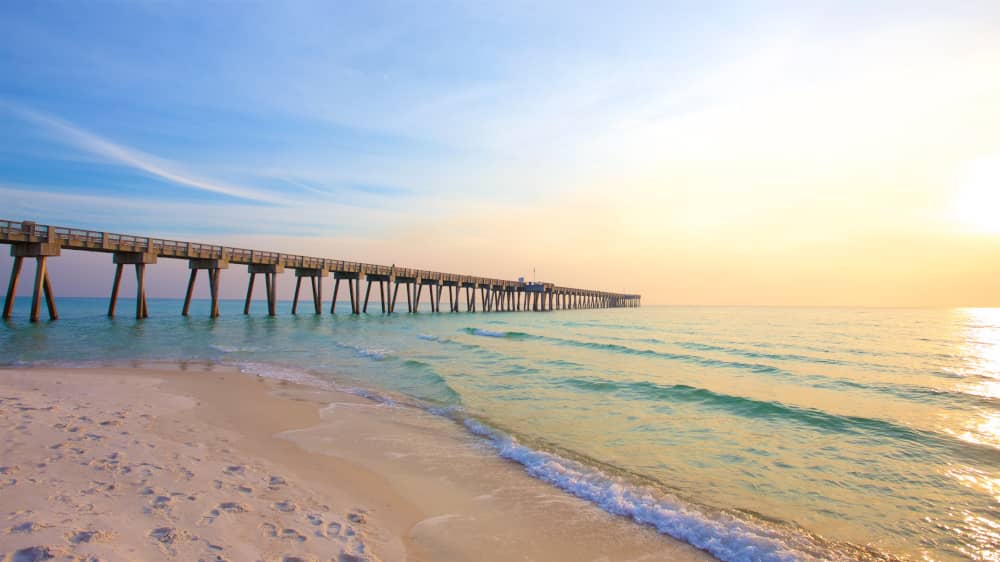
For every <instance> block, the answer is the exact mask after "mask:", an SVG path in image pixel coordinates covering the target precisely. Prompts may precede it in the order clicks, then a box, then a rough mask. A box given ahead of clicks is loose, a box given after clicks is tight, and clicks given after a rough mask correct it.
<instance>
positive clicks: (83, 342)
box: [0, 299, 1000, 560]
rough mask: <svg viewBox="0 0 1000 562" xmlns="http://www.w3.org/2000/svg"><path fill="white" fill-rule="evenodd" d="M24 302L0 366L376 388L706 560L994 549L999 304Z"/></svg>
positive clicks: (914, 555)
mask: <svg viewBox="0 0 1000 562" xmlns="http://www.w3.org/2000/svg"><path fill="white" fill-rule="evenodd" d="M27 304H28V303H27V302H26V300H24V299H19V301H18V302H17V309H16V314H17V315H18V318H16V319H15V320H14V321H12V322H10V323H8V324H6V325H5V326H3V327H0V363H3V364H6V365H22V364H37V363H43V364H50V363H57V364H92V363H94V362H97V363H107V362H120V361H129V360H179V361H198V362H201V361H211V362H223V363H231V364H237V365H240V366H241V367H242V368H243V369H244V370H247V371H250V372H256V373H260V374H264V375H271V376H282V377H291V378H296V377H299V378H302V377H306V379H303V380H326V381H335V382H336V383H337V384H339V385H341V386H346V387H351V388H357V389H364V390H365V391H367V392H371V393H374V394H378V395H381V396H385V397H394V399H395V400H396V401H397V402H402V403H409V404H413V405H417V406H420V407H425V408H428V409H429V410H431V411H433V412H435V413H437V414H440V415H445V416H449V417H451V418H453V419H455V420H456V423H461V424H464V425H465V426H466V427H467V428H468V429H469V430H470V431H472V432H474V433H476V434H477V435H479V436H481V438H483V439H486V440H487V441H488V442H489V443H490V444H492V445H493V447H494V448H495V450H496V452H497V454H501V455H503V456H505V457H507V458H509V459H511V460H513V461H516V462H520V463H522V464H523V465H524V466H525V469H526V470H527V471H528V472H529V473H531V474H532V475H533V476H535V477H538V478H541V479H543V480H546V481H548V482H550V483H552V484H553V485H556V486H559V487H561V488H563V489H565V490H567V491H568V492H570V493H574V494H576V495H579V496H581V497H584V498H586V499H588V500H590V501H592V502H594V503H596V504H597V505H600V506H601V507H602V508H604V509H606V510H608V511H611V512H613V513H618V514H621V515H622V516H625V517H630V518H632V519H634V520H636V521H637V524H644V525H651V526H654V527H656V528H658V529H659V530H660V531H661V532H664V533H667V534H670V535H672V536H675V537H677V538H680V539H682V540H686V541H688V542H691V543H692V544H694V545H696V546H698V547H700V548H703V549H705V550H707V551H708V552H711V553H712V554H714V555H715V556H716V557H718V558H720V559H725V560H808V559H845V560H850V559H892V558H904V559H935V560H963V559H975V560H998V559H1000V310H998V309H956V310H945V309H796V308H712V307H699V308H682V307H644V308H640V309H604V310H580V311H556V312H551V313H490V314H483V313H458V314H438V315H433V314H429V313H422V314H419V315H396V316H393V317H388V318H387V317H383V316H380V315H372V316H362V317H352V316H350V315H348V314H338V315H336V316H330V315H323V316H321V317H316V316H314V315H312V314H308V315H299V316H298V317H292V316H290V315H287V310H288V308H289V306H288V304H287V303H282V304H281V310H282V313H283V315H282V316H279V317H277V318H268V317H266V316H264V309H263V304H262V303H258V304H257V305H255V306H256V308H255V310H254V312H253V314H252V315H251V316H250V317H244V316H243V315H242V314H240V312H241V310H242V303H241V302H235V301H233V302H228V301H227V302H224V303H223V304H222V313H223V316H222V317H221V318H219V319H216V320H211V319H209V318H207V303H196V306H195V307H194V310H193V312H192V316H191V317H189V318H182V317H181V316H180V314H179V311H180V307H181V305H180V302H179V301H173V300H152V301H150V303H149V308H150V314H151V318H149V319H148V320H144V321H141V322H136V321H135V320H134V319H131V318H127V317H120V318H118V319H114V320H109V319H107V318H106V317H105V316H104V312H105V307H106V301H105V300H103V299H63V300H60V301H59V306H60V314H61V315H62V319H60V320H59V321H57V322H54V323H44V322H43V323H41V324H39V325H31V324H29V323H28V322H27V321H26V312H27V310H26V309H27ZM129 304H130V303H128V302H123V303H120V304H119V307H120V308H119V310H120V311H128V310H131V309H130V308H129ZM343 308H345V309H346V306H344V307H343ZM309 377H311V378H309Z"/></svg>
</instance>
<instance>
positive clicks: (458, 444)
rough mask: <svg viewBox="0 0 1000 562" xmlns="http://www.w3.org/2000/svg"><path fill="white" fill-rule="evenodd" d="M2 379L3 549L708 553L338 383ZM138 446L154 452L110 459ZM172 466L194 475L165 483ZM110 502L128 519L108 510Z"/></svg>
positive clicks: (653, 556)
mask: <svg viewBox="0 0 1000 562" xmlns="http://www.w3.org/2000/svg"><path fill="white" fill-rule="evenodd" d="M139 363H140V362H136V364H139ZM0 391H2V392H3V395H2V398H3V401H2V402H0V407H2V411H3V414H4V415H3V422H2V423H3V424H4V428H5V431H4V435H5V436H6V437H5V439H4V442H3V444H2V447H3V449H2V450H3V451H4V455H3V458H4V459H9V460H5V461H4V462H3V464H4V468H3V469H2V470H3V471H4V473H3V474H2V475H0V476H2V477H3V478H4V479H5V480H4V482H10V481H13V482H14V483H12V484H5V485H4V486H3V488H0V499H3V500H4V501H3V504H4V505H5V507H6V506H11V507H13V508H15V509H9V508H8V509H5V510H4V511H3V512H2V514H3V516H4V518H5V520H4V521H3V522H2V523H0V554H6V555H7V557H8V558H10V559H13V557H14V553H15V552H18V551H20V550H21V549H25V548H39V549H49V552H51V553H53V555H56V554H57V553H66V554H72V555H74V556H79V555H81V554H93V555H95V556H99V557H100V558H101V559H110V560H115V559H130V558H131V557H134V556H135V555H136V554H137V553H142V552H146V553H147V556H148V555H149V554H152V555H153V557H154V558H167V559H177V560H184V559H188V558H189V557H191V556H194V557H195V558H197V557H198V556H199V555H200V556H202V557H205V559H210V560H227V559H230V558H228V557H229V556H235V558H234V559H236V560H242V559H262V560H289V561H291V560H344V561H349V560H413V561H417V562H420V561H425V560H428V561H429V560H437V561H448V560H484V561H490V560H497V561H499V560H516V559H524V560H529V559H535V560H607V561H613V560H623V561H624V560H638V559H641V560H713V558H712V557H711V556H710V555H708V554H707V553H705V552H703V551H700V550H697V549H695V548H694V547H692V546H690V545H688V544H687V543H684V542H681V541H678V540H675V539H672V538H671V537H668V536H666V535H663V534H660V533H658V532H656V530H654V529H652V528H650V527H648V526H644V525H638V524H636V523H635V522H633V521H631V520H629V519H626V518H624V517H620V516H616V515H612V514H610V513H607V512H606V511H603V510H602V509H600V508H599V507H598V506H596V505H594V504H593V503H590V502H588V501H586V500H584V499H580V498H578V497H575V496H573V495H571V494H569V493H566V492H563V491H561V490H559V489H557V488H555V487H553V486H551V485H549V484H546V483H545V482H543V481H541V480H538V479H536V478H533V477H532V476H530V475H529V474H527V473H526V472H525V467H524V466H521V465H519V464H516V463H514V462H511V461H509V460H505V459H503V458H501V457H500V456H497V454H496V452H495V451H491V450H489V445H488V444H484V443H482V442H481V440H480V439H476V438H475V437H474V436H472V435H470V434H468V433H467V432H465V431H463V430H462V428H460V427H459V426H457V425H456V424H455V423H453V422H452V421H451V420H448V419H445V418H442V417H440V416H435V415H432V414H430V413H428V412H424V411H422V410H419V409H417V408H407V407H395V406H393V405H391V404H389V403H379V402H375V401H373V400H372V399H369V398H365V397H363V396H358V395H357V394H354V393H350V392H346V391H344V390H334V389H321V388H314V387H310V386H306V385H303V384H298V383H293V382H288V381H282V380H277V379H270V378H265V377H262V376H259V375H258V376H253V375H250V374H247V373H243V372H240V371H238V370H237V368H236V367H230V366H220V365H218V364H212V363H210V362H192V363H185V364H181V363H179V362H178V363H169V364H164V363H157V364H156V366H155V368H148V367H129V368H122V367H84V368H65V367H60V368H53V367H29V368H21V367H14V368H4V369H0ZM154 397H155V399H153V398H154ZM18 404H20V406H18ZM50 407H51V409H45V408H50ZM21 408H42V409H21ZM125 410H127V411H128V412H130V413H128V414H123V416H124V417H122V418H114V419H107V420H102V421H96V422H95V420H97V418H98V417H99V416H106V415H107V414H106V413H107V412H115V411H118V412H122V411H125ZM87 420H89V422H88V421H87ZM103 422H109V424H108V425H101V424H102V423H103ZM60 425H61V426H62V427H61V428H60V427H57V426H60ZM8 426H9V427H8ZM91 426H93V427H91ZM70 427H77V431H75V432H69V433H67V431H68V429H67V428H70ZM109 428H114V429H113V430H110V429H109ZM124 428H127V429H124ZM124 431H127V432H128V435H127V436H125V435H122V434H121V433H122V432H124ZM115 432H117V433H115ZM192 436H194V437H192ZM127 439H130V440H131V441H126V440H127ZM50 441H52V442H51V443H50ZM143 444H145V445H143ZM150 445H153V446H150ZM112 449H114V450H112ZM53 451H56V452H55V453H53ZM63 451H68V452H65V453H64V452H63ZM192 451H194V453H192ZM137 453H141V454H142V455H146V456H149V458H150V460H144V461H143V463H146V465H156V466H158V467H160V468H159V469H150V468H149V467H148V466H145V465H142V463H139V464H135V463H133V464H123V463H122V462H121V461H120V460H118V461H115V459H121V458H123V457H124V458H126V459H130V458H131V457H132V456H133V455H135V454H137ZM109 458H111V459H112V461H111V464H109V461H108V459H109ZM32 464H33V466H21V465H32ZM39 465H42V466H39ZM171 467H172V468H171ZM233 467H236V468H233ZM240 467H242V468H240ZM125 468H128V470H126V471H125V472H124V473H121V472H120V471H122V470H124V469H125ZM115 470H118V471H119V472H115ZM95 474H100V475H101V476H103V477H108V476H111V477H112V478H111V479H112V480H114V483H113V486H114V487H113V488H111V489H107V486H109V485H112V484H108V483H107V482H104V481H103V480H102V482H104V484H103V485H104V486H105V489H103V490H101V489H100V486H97V491H95V492H92V493H90V494H86V490H90V489H92V488H95V486H94V485H92V484H90V482H91V481H92V480H93V477H94V476H95ZM139 475H141V477H139ZM87 478H90V479H91V480H87ZM274 478H277V480H274ZM85 480H87V481H86V482H85ZM244 480H245V481H246V482H244ZM93 481H96V480H93ZM70 482H75V483H76V484H77V485H78V486H77V487H80V486H82V487H83V489H73V488H74V486H73V485H69V484H67V483H70ZM150 482H153V483H156V482H159V483H160V486H161V487H162V488H163V489H162V490H157V491H155V493H154V492H153V491H150V493H148V494H142V493H141V492H142V491H144V490H146V491H149V490H151V489H153V488H156V486H155V485H153V486H151V485H150ZM274 482H279V484H274ZM167 484H171V485H173V486H174V487H180V488H192V490H187V489H184V490H182V491H174V492H169V495H168V494H164V493H161V492H167V489H166V488H167ZM181 484H183V485H181ZM39 486H50V487H51V486H55V487H56V488H59V486H62V487H63V488H65V489H63V490H61V493H59V494H55V495H54V496H53V495H49V496H46V497H45V498H41V497H37V498H34V499H30V498H31V497H32V496H31V494H29V493H27V490H32V489H35V488H37V487H39ZM35 492H38V490H37V489H35ZM94 494H99V495H100V499H101V501H100V502H98V501H88V502H85V503H80V502H78V503H80V505H78V506H77V508H76V511H75V512H72V513H70V512H67V509H69V507H67V506H70V505H71V504H73V502H74V500H73V498H74V497H76V498H84V496H85V495H86V498H84V499H87V500H90V499H92V498H93V496H94ZM175 494H176V495H175ZM174 497H177V498H183V499H178V500H174V499H173V498H174ZM53 498H55V499H53ZM60 498H62V499H60ZM151 498H152V499H151ZM158 498H165V499H160V500H159V502H160V503H161V504H163V505H161V506H159V507H157V505H156V501H157V499H158ZM189 498H194V499H189ZM64 500H65V501H64ZM150 502H152V503H150ZM22 503H26V504H30V505H31V506H33V507H23V506H22V505H20V504H22ZM213 504H214V506H213ZM88 505H89V506H90V507H89V509H88V507H87V506H88ZM100 505H104V506H105V507H107V508H112V507H113V508H114V509H111V511H112V512H113V513H118V514H123V515H117V516H115V517H118V518H122V517H127V516H126V515H124V514H131V517H132V519H130V520H116V519H115V517H110V516H107V515H101V514H100V513H98V512H100ZM81 506H82V507H81ZM95 506H97V507H95ZM220 508H221V509H220ZM81 510H82V511H81ZM57 513H58V514H61V515H59V516H55V517H53V516H52V515H54V514H57ZM67 514H70V515H72V517H65V516H66V515H67ZM60 517H63V520H59V518H60ZM61 521H71V522H72V524H68V523H66V522H61ZM140 522H142V523H145V527H148V528H144V529H139V528H138V527H137V525H139V523H140ZM85 523H86V524H85ZM102 525H103V526H102ZM25 526H26V527H25ZM21 527H24V528H23V529H22V530H15V529H21ZM69 527H74V528H72V529H70V528H69ZM76 527H81V528H76ZM83 527H86V528H83ZM104 527H107V528H104ZM167 529H170V531H168V530H167ZM332 529H336V530H337V533H332ZM348 533H350V534H348ZM87 537H90V538H87ZM85 538H87V540H84V539H85ZM36 543H37V544H36ZM198 549H201V550H200V551H199V550H198ZM241 549H242V550H241ZM251 551H252V552H255V554H252V552H251ZM39 552H42V551H39ZM247 555H251V556H249V557H248V556H247ZM209 556H210V557H209ZM254 556H255V557H254ZM5 559H7V558H5ZM40 559H41V558H40Z"/></svg>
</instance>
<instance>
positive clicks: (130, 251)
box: [0, 220, 640, 322]
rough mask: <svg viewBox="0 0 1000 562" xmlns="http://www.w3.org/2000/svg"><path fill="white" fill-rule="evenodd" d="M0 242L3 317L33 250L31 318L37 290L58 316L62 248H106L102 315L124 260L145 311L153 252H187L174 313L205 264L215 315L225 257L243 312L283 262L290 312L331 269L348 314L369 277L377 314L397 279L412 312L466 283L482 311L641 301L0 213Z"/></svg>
mask: <svg viewBox="0 0 1000 562" xmlns="http://www.w3.org/2000/svg"><path fill="white" fill-rule="evenodd" d="M0 243H2V244H10V246H11V255H12V256H13V257H14V262H13V266H12V268H11V276H10V283H9V285H8V287H7V296H6V299H5V300H4V307H3V318H5V319H6V318H10V316H11V314H12V311H13V305H14V297H15V294H16V292H17V284H18V279H19V277H20V273H21V268H22V265H23V261H24V259H25V258H35V260H36V262H37V267H36V270H35V281H34V286H33V292H32V300H31V313H30V317H31V321H32V322H37V321H38V320H39V318H40V312H41V300H42V298H43V297H44V299H45V302H46V305H47V307H48V312H49V318H50V319H52V320H55V319H57V318H58V313H57V311H56V303H55V295H54V293H53V291H52V285H51V283H50V282H49V276H48V269H47V262H46V260H47V258H50V257H56V256H59V255H60V253H61V251H62V249H63V248H65V249H70V250H83V251H88V252H103V253H110V254H112V255H113V257H112V262H113V263H114V264H115V266H116V267H115V273H114V280H113V282H112V288H111V299H110V303H109V305H108V316H114V315H115V307H116V304H117V301H118V289H119V286H120V284H121V277H122V273H123V269H124V266H126V265H132V266H134V267H135V275H136V281H137V287H136V312H135V315H136V318H146V317H148V316H149V310H148V307H147V305H146V273H147V272H146V266H147V265H154V264H156V262H157V260H158V259H159V258H171V259H182V260H188V267H189V268H190V270H191V275H190V278H189V280H188V286H187V292H186V294H185V298H184V306H183V308H182V311H181V314H183V315H185V316H187V315H188V313H189V311H190V307H191V300H192V297H193V295H194V287H195V282H196V281H197V278H198V272H199V271H202V270H204V271H207V272H208V283H209V289H210V291H209V292H210V296H211V299H210V300H211V308H210V315H211V316H212V317H213V318H214V317H217V316H219V312H220V311H219V272H220V271H221V270H223V269H227V268H229V266H230V264H237V265H245V266H247V272H248V273H249V275H250V278H249V282H248V284H247V294H246V301H245V303H244V306H243V313H244V314H249V313H250V304H251V302H252V299H253V289H254V281H255V279H256V276H257V275H258V274H263V275H264V280H265V284H266V288H265V292H266V296H267V311H268V314H269V315H271V316H275V315H276V314H277V284H278V275H280V274H281V273H283V272H284V270H285V269H286V268H288V269H293V270H294V271H295V278H296V283H295V297H294V299H293V300H292V310H291V312H292V314H295V313H296V312H297V311H298V304H299V293H300V290H301V287H302V280H303V279H308V280H309V284H310V287H311V289H312V295H313V310H314V313H315V314H322V313H323V278H324V277H328V276H329V274H331V273H332V274H333V282H334V285H333V302H332V303H331V305H330V313H331V314H333V313H334V307H335V305H336V302H337V294H338V292H339V290H340V283H341V281H345V280H346V282H347V292H348V294H349V295H350V302H351V312H352V313H353V314H361V313H362V312H364V313H367V312H368V303H369V300H370V297H371V290H372V286H373V284H375V283H377V284H378V291H379V301H380V303H381V312H382V313H383V314H392V313H394V312H395V310H396V301H397V298H398V296H399V289H400V286H401V285H402V286H403V287H404V289H405V291H406V303H407V312H411V313H416V312H419V305H420V298H421V296H422V293H423V291H424V289H425V288H426V289H427V291H428V294H429V299H428V300H429V301H430V307H431V312H441V298H442V293H443V292H444V291H445V290H446V289H447V291H448V307H447V311H449V312H459V310H460V303H461V299H460V297H461V295H462V290H463V289H464V290H465V310H466V311H468V312H475V311H476V310H477V307H478V310H481V311H483V312H494V311H495V312H504V311H528V310H530V311H549V310H570V309H578V308H622V307H638V306H639V304H640V296H639V295H632V294H622V293H610V292H605V291H593V290H588V289H573V288H569V287H559V286H556V285H554V284H552V283H541V282H530V283H526V282H524V279H523V278H521V279H518V280H517V281H512V280H506V279H493V278H488V277H479V276H475V275H462V274H456V273H444V272H439V271H427V270H422V269H411V268H397V267H396V266H395V265H392V266H385V265H377V264H367V263H362V262H353V261H344V260H334V259H328V258H317V257H310V256H300V255H295V254H284V253H277V252H266V251H260V250H247V249H242V248H230V247H227V246H215V245H210V244H201V243H197V242H181V241H176V240H163V239H159V238H150V237H145V236H131V235H127V234H115V233H110V232H100V231H93V230H80V229H75V228H65V227H57V226H49V225H39V224H36V223H34V222H30V221H23V222H17V221H5V220H0ZM362 282H367V287H366V289H365V293H364V299H363V300H362V297H361V284H362ZM477 292H478V297H479V300H478V303H477V299H476V297H477ZM390 293H391V295H390Z"/></svg>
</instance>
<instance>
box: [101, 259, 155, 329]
mask: <svg viewBox="0 0 1000 562" xmlns="http://www.w3.org/2000/svg"><path fill="white" fill-rule="evenodd" d="M112 261H113V262H114V264H115V280H114V283H113V284H112V285H111V301H110V302H109V303H108V317H109V318H114V316H115V308H116V307H117V306H118V288H119V287H120V285H121V280H122V269H123V268H124V267H125V266H126V265H134V266H135V317H136V318H139V319H142V318H149V307H148V306H147V305H146V266H147V265H152V264H155V263H156V254H154V253H152V252H147V253H141V252H115V254H114V257H113V258H112Z"/></svg>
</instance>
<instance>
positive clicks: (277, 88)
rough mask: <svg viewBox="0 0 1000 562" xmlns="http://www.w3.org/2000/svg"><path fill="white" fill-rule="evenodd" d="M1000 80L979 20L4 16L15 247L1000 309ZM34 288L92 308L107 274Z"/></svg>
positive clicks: (163, 287)
mask: <svg viewBox="0 0 1000 562" xmlns="http://www.w3.org/2000/svg"><path fill="white" fill-rule="evenodd" d="M998 69H1000V3H998V2H996V1H994V0H989V1H983V2H975V1H956V2H921V1H905V2H903V1H900V2H881V1H865V2H851V1H838V2H825V1H822V0H816V1H813V2H798V1H789V2H780V1H756V2H736V1H732V2H724V1H706V2H693V1H688V2H671V1H666V0H660V1H655V2H648V3H644V2H607V3H581V2H558V1H554V2H543V3H538V2H519V1H509V2H454V3H453V2H434V1H428V2H386V3H383V2H354V3H347V2H326V1H324V2H306V1H302V0H292V1H290V2H268V3H264V2H260V3H255V2H197V3H196V2H138V1H136V2H110V1H109V2H55V1H53V2H47V1H39V2H4V3H0V131H2V134H0V218H5V219H11V220H35V221H37V222H39V223H45V224H56V225H61V226H73V227H82V228H92V229H96V230H106V231H112V232H124V233H134V234H141V235H152V236H158V237H163V238H174V239H181V240H194V241H203V242H211V243H220V244H228V245H235V246H241V247H253V248H258V249H267V250H277V251H285V252H291V253H300V254H308V255H316V256H323V257H330V258H337V259H353V260H359V261H366V262H371V263H386V264H389V263H395V264H397V265H400V266H403V265H405V266H412V267H421V268H425V269H436V270H443V271H451V272H458V273H468V274H478V275H484V276H494V277H503V278H510V279H514V278H517V277H520V276H524V277H526V278H528V279H531V278H533V277H534V278H537V279H539V280H545V281H549V282H554V283H556V284H560V285H566V286H574V287H586V288H593V289H601V290H609V291H623V292H630V293H641V294H642V295H643V303H644V304H705V305H731V304H739V305H806V306H811V305H816V306H836V305H845V306H856V305H857V306H1000V70H998ZM10 261H11V260H10V258H9V257H8V256H6V255H4V256H3V257H0V270H2V271H3V273H0V280H3V281H6V275H7V273H6V272H7V271H9V264H10ZM50 267H51V270H52V276H53V284H54V285H55V287H56V291H57V294H60V295H73V296H97V295H104V294H106V293H107V292H108V290H109V287H110V281H111V276H112V273H113V270H112V266H111V258H110V257H109V256H108V255H103V254H83V255H79V254H75V253H73V252H64V254H63V256H60V257H59V258H56V259H53V260H52V263H51V265H50ZM185 270H186V264H184V263H182V262H181V263H178V262H173V263H170V262H168V261H167V260H161V262H160V263H159V264H157V265H156V266H154V267H153V269H152V270H151V271H150V273H149V274H148V279H149V283H150V295H151V296H154V297H155V296H162V297H175V296H179V295H181V294H182V293H183V290H184V286H183V278H184V276H185V275H186V271H185ZM30 271H31V269H30V268H28V269H27V270H26V273H29V274H30ZM245 276H246V274H245V271H244V270H243V268H242V267H239V268H237V267H235V266H234V267H233V268H231V269H230V270H228V271H227V272H226V273H225V274H224V279H223V289H222V292H223V294H224V295H225V296H231V297H236V296H239V294H240V291H242V290H243V287H244V285H243V284H244V283H245ZM289 278H290V275H289ZM25 285H29V284H27V283H26V284H22V292H23V291H27V290H28V288H27V287H26V286H25ZM291 285H292V283H291V282H290V281H288V282H284V283H283V284H282V291H287V290H289V287H290V286H291Z"/></svg>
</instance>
